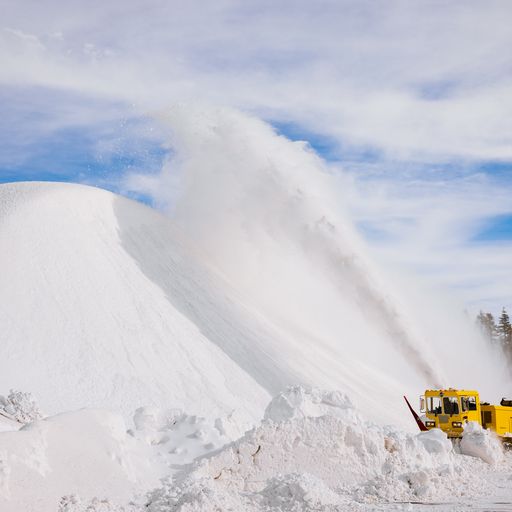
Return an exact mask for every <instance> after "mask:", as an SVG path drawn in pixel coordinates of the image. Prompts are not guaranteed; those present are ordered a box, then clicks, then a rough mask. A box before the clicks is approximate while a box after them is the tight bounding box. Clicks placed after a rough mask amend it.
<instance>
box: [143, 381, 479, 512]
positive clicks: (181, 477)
mask: <svg viewBox="0 0 512 512" xmlns="http://www.w3.org/2000/svg"><path fill="white" fill-rule="evenodd" d="M482 465H483V466H485V464H484V463H483V462H482V461H480V460H477V459H466V458H463V457H460V456H459V455H457V454H455V453H454V451H453V449H452V443H451V442H450V441H449V440H448V439H447V437H446V435H445V434H444V433H443V432H442V431H441V430H432V431H429V432H425V433H419V434H417V435H411V434H407V433H403V432H401V431H398V430H394V429H392V428H391V427H380V426H377V425H374V424H372V423H369V422H367V421H365V420H364V419H362V417H361V416H360V415H359V414H358V412H357V411H356V410H355V409H354V407H353V406H352V405H351V402H350V399H349V398H348V397H347V396H345V395H343V394H342V393H333V392H327V391H321V390H318V389H308V388H303V387H293V388H290V389H288V390H287V391H286V392H284V393H282V394H280V395H279V396H277V397H276V398H274V399H273V400H272V402H271V403H270V404H269V406H268V408H267V410H266V413H265V419H264V421H263V422H262V423H261V425H260V426H258V427H257V428H255V429H253V430H251V431H249V432H247V433H246V434H245V435H244V436H243V437H242V438H240V439H239V440H238V441H236V442H234V443H232V444H230V445H228V446H226V447H224V448H223V449H221V450H218V451H216V452H214V453H212V454H210V455H207V456H206V457H204V458H202V459H200V460H198V461H196V463H195V464H194V465H193V467H192V468H187V469H186V470H184V471H181V472H180V473H178V474H177V475H176V476H175V478H174V479H173V480H171V481H169V482H167V484H166V485H165V486H164V487H162V488H161V489H158V490H156V491H154V492H153V493H152V495H151V496H150V498H149V508H148V509H149V510H150V511H151V512H164V511H165V512H170V511H185V510H187V511H189V510H190V511H204V512H206V511H210V510H212V511H213V510H217V509H218V508H221V509H227V510H229V509H233V510H259V511H263V510H280V511H290V512H291V511H297V510H305V511H306V510H308V511H309V510H322V511H329V510H339V507H341V506H343V505H344V504H345V505H346V504H348V503H350V504H351V505H350V506H351V507H352V509H354V508H355V507H357V506H359V505H360V504H364V503H368V502H382V501H385V502H389V501H409V500H418V499H428V498H436V499H448V498H449V499H454V498H456V497H460V496H462V495H463V494H464V493H465V492H466V491H467V489H468V486H469V485H470V484H471V483H472V482H473V480H474V474H475V468H476V467H478V468H479V469H481V468H482ZM358 504H359V505H358Z"/></svg>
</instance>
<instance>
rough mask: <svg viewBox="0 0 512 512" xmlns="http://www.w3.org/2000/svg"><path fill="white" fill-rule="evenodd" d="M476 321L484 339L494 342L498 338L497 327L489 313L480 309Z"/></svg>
mask: <svg viewBox="0 0 512 512" xmlns="http://www.w3.org/2000/svg"><path fill="white" fill-rule="evenodd" d="M476 321H477V324H478V326H479V327H480V330H481V331H482V334H483V335H484V336H485V338H486V339H488V340H489V341H490V342H491V343H496V342H497V341H498V340H499V335H498V327H497V326H496V322H495V320H494V317H493V316H492V314H491V313H484V312H483V311H480V313H479V314H478V316H477V317H476Z"/></svg>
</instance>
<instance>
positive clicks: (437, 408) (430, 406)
mask: <svg viewBox="0 0 512 512" xmlns="http://www.w3.org/2000/svg"><path fill="white" fill-rule="evenodd" d="M427 410H428V412H430V413H431V414H441V413H442V412H443V411H442V409H441V399H440V398H439V397H438V396H429V397H427Z"/></svg>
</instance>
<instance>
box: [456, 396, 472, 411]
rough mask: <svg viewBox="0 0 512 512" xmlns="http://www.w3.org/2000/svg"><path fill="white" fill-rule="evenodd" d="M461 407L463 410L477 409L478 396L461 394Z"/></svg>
mask: <svg viewBox="0 0 512 512" xmlns="http://www.w3.org/2000/svg"><path fill="white" fill-rule="evenodd" d="M460 407H461V409H462V412H467V411H476V396H461V397H460Z"/></svg>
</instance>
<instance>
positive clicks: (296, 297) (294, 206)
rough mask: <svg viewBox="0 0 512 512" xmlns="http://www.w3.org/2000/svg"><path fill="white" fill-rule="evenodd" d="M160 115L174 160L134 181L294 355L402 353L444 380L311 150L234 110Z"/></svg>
mask: <svg viewBox="0 0 512 512" xmlns="http://www.w3.org/2000/svg"><path fill="white" fill-rule="evenodd" d="M161 119H162V120H163V122H164V124H166V125H167V126H169V127H170V130H171V142H170V148H171V154H172V156H171V157H170V159H169V161H168V162H167V164H166V165H165V167H164V169H163V171H162V173H161V175H159V176H158V177H157V178H156V179H153V180H151V179H148V178H147V177H140V176H139V177H134V176H132V177H131V179H130V182H131V183H130V185H131V186H132V187H135V188H139V190H140V188H141V187H142V188H145V190H146V192H148V191H149V192H150V193H152V195H153V197H154V199H155V201H156V202H157V203H159V204H160V205H165V207H166V208H167V209H168V210H169V212H170V214H171V215H172V216H173V217H174V218H175V219H176V221H177V222H178V223H180V224H181V225H182V227H183V228H184V230H185V231H186V232H187V234H188V235H190V236H191V237H192V238H193V240H194V241H195V243H196V244H197V245H198V246H200V248H201V249H203V250H204V251H205V252H206V253H207V254H209V256H210V258H211V262H212V263H213V264H214V265H215V266H216V267H217V268H218V269H220V271H221V272H222V273H223V274H224V276H225V277H227V279H228V280H229V281H230V282H231V283H232V284H234V285H235V287H236V288H238V289H239V290H241V291H242V292H243V293H245V295H246V298H247V299H248V300H249V301H250V302H252V304H253V305H254V306H255V307H256V308H257V309H258V310H259V311H260V312H262V313H263V314H264V315H265V316H266V317H267V318H270V319H271V320H272V321H273V322H274V323H275V324H276V325H278V326H280V327H281V328H283V330H286V331H287V332H288V333H291V334H292V335H293V336H294V338H295V340H294V343H296V344H299V345H300V348H299V346H296V347H295V349H296V350H298V351H303V349H304V346H303V345H304V342H305V341H309V342H311V345H315V346H316V349H317V351H318V352H319V353H320V355H321V353H322V352H324V355H325V356H326V357H327V356H328V354H327V353H328V352H329V353H330V354H332V351H333V350H334V351H335V352H338V351H339V350H340V349H341V350H343V351H344V352H345V353H348V354H349V355H353V356H354V357H356V358H357V359H358V360H359V361H364V362H365V364H371V365H373V364H374V363H375V364H377V363H379V364H380V363H383V362H384V364H385V365H386V366H387V367H389V366H390V365H391V366H393V364H394V363H393V361H394V360H395V359H396V352H398V353H399V354H400V355H401V356H402V357H401V358H400V359H401V360H402V363H403V361H404V359H405V360H406V361H407V364H408V365H410V366H411V367H412V368H413V371H414V373H415V374H416V375H419V376H420V380H421V381H422V382H424V383H425V384H429V385H440V384H441V383H442V381H443V378H442V376H441V375H440V373H439V372H438V371H437V370H436V369H434V368H433V367H432V365H431V364H430V362H429V361H431V360H432V359H431V355H430V354H429V353H428V351H427V349H426V348H425V347H424V346H423V343H422V340H421V339H420V338H419V337H418V336H417V334H416V333H414V332H413V329H412V328H411V326H410V325H408V323H407V321H406V319H405V318H404V316H403V315H401V314H400V310H399V307H398V306H397V303H396V302H395V300H394V299H393V298H391V297H389V296H388V295H386V293H384V292H383V288H384V287H383V285H382V284H381V283H380V282H379V280H378V279H377V278H376V274H377V273H376V272H375V271H374V270H373V269H372V268H371V265H370V263H369V262H368V261H367V260H366V258H365V257H364V248H363V246H362V244H361V243H360V241H359V240H358V237H357V235H356V233H355V232H354V230H353V228H352V226H351V224H350V222H348V221H347V220H346V218H347V214H346V213H345V212H344V211H343V209H342V207H341V206H340V203H341V199H340V198H341V197H342V194H343V187H344V185H345V184H346V183H345V181H344V177H343V175H340V174H337V175H334V174H333V173H331V172H330V171H329V168H328V167H327V166H326V164H325V162H323V161H322V159H321V158H319V157H318V155H316V154H315V153H314V151H312V150H311V148H310V147H309V146H308V145H307V144H306V143H304V142H292V141H290V140H288V139H287V138H285V137H283V136H280V135H278V134H276V132H275V131H274V130H273V128H272V127H270V126H269V125H268V124H266V123H264V122H262V121H260V120H259V119H256V118H253V117H250V116H248V115H245V114H242V113H240V112H237V111H234V110H228V109H220V108H217V109H214V108H208V109H207V108H203V109H200V108H190V107H184V106H180V107H175V108H173V109H171V110H170V111H168V112H166V113H165V114H162V116H161ZM363 340H365V343H362V342H363ZM349 344H350V346H348V345H349ZM368 344H369V345H370V346H371V347H372V350H371V352H372V353H371V354H369V353H368V352H369V351H368ZM390 348H392V349H394V350H391V352H392V353H390V350H389V349H390ZM328 357H331V355H329V356H328ZM383 359H384V361H383Z"/></svg>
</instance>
